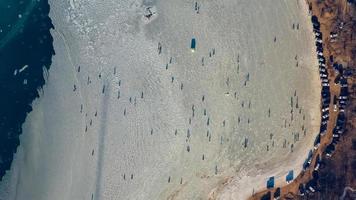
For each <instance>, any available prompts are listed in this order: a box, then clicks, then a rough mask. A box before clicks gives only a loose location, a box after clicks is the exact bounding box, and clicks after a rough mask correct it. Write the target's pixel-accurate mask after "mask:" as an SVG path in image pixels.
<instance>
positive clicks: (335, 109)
mask: <svg viewBox="0 0 356 200" xmlns="http://www.w3.org/2000/svg"><path fill="white" fill-rule="evenodd" d="M334 111H335V112H336V111H337V105H336V104H334Z"/></svg>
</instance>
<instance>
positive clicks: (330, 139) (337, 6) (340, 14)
mask: <svg viewBox="0 0 356 200" xmlns="http://www.w3.org/2000/svg"><path fill="white" fill-rule="evenodd" d="M306 2H307V4H308V5H310V6H311V7H310V8H312V11H311V12H312V13H313V15H316V16H317V17H318V19H319V20H320V24H321V26H320V29H321V33H322V35H323V38H322V39H323V47H324V51H323V53H324V56H325V58H326V60H327V61H326V65H327V69H328V72H329V75H330V76H329V82H330V91H331V97H333V96H334V95H336V96H337V97H339V95H340V86H338V84H334V81H335V78H336V75H337V74H338V72H336V71H335V70H334V69H333V67H332V64H333V63H337V62H338V63H342V64H343V65H344V66H345V65H346V67H347V68H350V67H351V70H352V65H354V64H355V60H353V59H354V58H353V59H352V54H351V53H350V52H351V50H350V49H352V46H353V47H355V46H356V45H355V43H352V42H353V41H352V39H351V41H349V42H348V43H347V48H345V46H346V41H348V40H349V35H348V34H342V32H347V31H350V28H344V29H345V31H344V30H337V29H338V27H339V26H338V25H337V24H336V21H337V19H339V20H340V18H341V21H342V18H345V16H347V18H352V14H351V13H352V12H353V13H355V8H352V6H353V5H351V4H347V3H346V2H341V1H337V2H335V3H332V2H324V3H320V4H317V3H316V2H315V1H314V0H307V1H306ZM330 4H331V5H330ZM327 5H329V7H328V6H327ZM325 7H326V8H325ZM324 9H325V10H324ZM352 9H353V11H352ZM340 10H341V11H340ZM324 11H325V12H324ZM335 13H336V14H335ZM350 15H351V16H350ZM348 22H350V21H348ZM350 23H351V22H350ZM349 25H350V24H349V23H347V24H346V25H345V26H349ZM339 29H340V28H339ZM335 30H336V32H337V33H338V35H339V36H336V37H337V39H336V42H334V43H333V39H332V38H331V36H329V35H330V33H331V32H332V31H335ZM340 32H341V33H340ZM351 32H352V28H351ZM340 35H341V36H340ZM351 35H352V34H351ZM351 38H352V36H351ZM338 41H345V43H344V49H342V47H341V48H340V46H341V45H340V44H338V43H340V42H338ZM331 55H332V56H333V60H334V61H331V60H329V58H330V56H331ZM348 79H349V78H348ZM351 79H352V77H351ZM350 81H351V80H349V81H348V82H349V83H350ZM351 85H352V82H351ZM349 90H351V91H352V89H350V84H349ZM351 93H352V92H351ZM338 101H339V100H338ZM332 104H333V102H332V101H331V103H330V110H333V105H332ZM351 106H352V105H348V106H347V108H343V109H345V111H344V112H343V111H339V109H341V108H338V111H337V112H334V111H330V112H331V113H330V119H329V122H328V127H327V130H326V134H325V136H322V137H321V143H320V146H319V148H318V149H317V150H316V152H315V153H314V155H313V159H312V162H311V163H312V164H311V165H310V166H311V167H309V168H308V169H307V170H306V171H305V172H303V173H301V174H299V175H298V177H297V178H296V179H295V180H294V181H293V182H292V183H290V184H287V185H284V186H283V187H281V195H280V196H281V197H283V198H286V197H289V198H293V199H294V198H295V199H297V198H300V196H298V195H301V191H300V189H299V188H300V186H301V185H302V186H303V185H307V186H303V187H306V189H305V190H306V192H307V195H309V197H313V193H314V192H315V191H314V192H313V191H309V190H310V189H309V188H308V187H309V186H312V187H314V189H315V190H317V191H318V188H319V186H318V185H316V184H317V183H318V179H316V180H315V179H314V178H313V177H314V175H313V174H314V173H315V171H317V172H318V171H319V173H317V174H320V173H321V174H322V175H323V173H324V175H325V173H328V172H326V169H327V170H336V169H338V170H341V168H343V167H342V166H343V165H342V164H341V163H342V162H343V159H344V157H343V155H342V154H341V152H340V151H343V152H344V153H343V154H350V155H349V156H352V151H350V150H349V149H351V146H352V145H351V142H346V140H344V139H342V140H341V141H340V142H339V143H340V144H337V143H338V141H339V139H337V138H336V139H335V138H334V136H333V129H334V127H336V125H335V124H336V121H337V118H338V115H339V114H340V113H341V114H342V113H346V115H348V116H352V115H351V113H350V112H349V109H350V107H351ZM348 120H349V119H348ZM351 123H353V122H351ZM353 126H354V125H353ZM350 129H354V127H353V128H352V125H351V127H350ZM347 132H349V133H351V132H352V131H350V130H349V131H347ZM343 134H347V133H343ZM343 137H344V136H341V138H343ZM346 137H348V138H350V137H351V138H352V136H350V135H349V134H347V136H346ZM351 138H350V139H351ZM350 139H349V141H350ZM329 144H333V145H335V146H336V152H335V153H334V152H333V151H330V149H329V148H330V147H329V146H330V145H329ZM340 145H341V146H340ZM338 146H340V147H338ZM344 146H345V147H344ZM347 146H348V148H347ZM338 148H340V149H343V150H340V149H339V150H338ZM345 151H346V152H348V153H345ZM330 152H331V153H330ZM350 152H351V153H350ZM328 154H336V155H334V156H332V157H331V158H329V157H330V156H328ZM340 154H341V155H340ZM316 155H320V159H321V161H317V160H316V159H317V158H316V157H317V156H316ZM318 157H319V156H318ZM334 157H335V158H334ZM333 160H336V161H333ZM331 161H333V162H336V163H339V164H336V163H335V164H334V166H335V165H336V166H337V165H342V166H339V168H337V167H335V169H334V167H332V165H331V166H329V167H328V165H329V164H328V163H330V162H331ZM315 166H320V169H319V170H318V168H319V167H318V168H315ZM324 168H326V169H324ZM351 168H352V167H351ZM341 171H342V170H341ZM337 174H340V173H337ZM341 176H342V175H341ZM348 176H351V177H352V175H348ZM351 177H350V178H351ZM350 178H346V179H350ZM351 180H352V178H351ZM354 183H355V182H354ZM308 185H309V186H308ZM314 185H315V186H314ZM275 189H276V188H273V189H271V190H263V191H260V192H259V193H258V194H256V195H255V196H254V197H250V199H251V200H257V199H258V200H259V199H260V198H262V196H264V195H266V194H267V192H271V193H270V194H273V192H275ZM335 191H337V190H335ZM317 193H318V195H319V197H320V195H323V193H320V192H317ZM303 195H304V193H303ZM272 196H273V195H272ZM314 197H315V198H316V197H317V196H314ZM322 197H323V196H321V198H322ZM324 197H325V196H324ZM334 198H339V196H334ZM312 199H313V198H312Z"/></svg>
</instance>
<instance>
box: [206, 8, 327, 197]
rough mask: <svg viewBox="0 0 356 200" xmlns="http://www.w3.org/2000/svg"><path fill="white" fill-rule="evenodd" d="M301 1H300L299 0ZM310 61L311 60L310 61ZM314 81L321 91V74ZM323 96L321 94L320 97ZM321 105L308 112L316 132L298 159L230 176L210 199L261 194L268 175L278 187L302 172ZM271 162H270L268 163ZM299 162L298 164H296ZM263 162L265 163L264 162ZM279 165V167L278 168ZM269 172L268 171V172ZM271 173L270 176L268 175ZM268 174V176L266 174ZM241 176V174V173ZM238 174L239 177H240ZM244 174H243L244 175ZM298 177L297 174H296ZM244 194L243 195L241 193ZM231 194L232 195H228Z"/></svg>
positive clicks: (310, 30)
mask: <svg viewBox="0 0 356 200" xmlns="http://www.w3.org/2000/svg"><path fill="white" fill-rule="evenodd" d="M298 2H300V1H298ZM302 2H303V3H302V5H300V3H299V4H298V5H300V6H301V8H300V9H301V10H302V12H301V13H302V15H304V16H306V18H307V19H306V20H307V24H309V25H310V26H309V28H308V29H309V33H310V35H312V41H311V42H310V43H309V44H310V47H309V48H311V49H313V51H312V52H313V54H314V58H313V61H312V62H313V63H314V64H312V65H313V66H315V68H317V66H318V63H317V54H316V52H315V49H316V48H315V45H314V40H313V39H314V33H313V31H312V24H311V22H310V17H311V16H310V14H309V12H308V11H309V9H308V5H307V4H306V3H305V2H304V1H302ZM309 63H310V62H309ZM310 81H311V82H312V83H311V85H312V86H313V87H317V88H319V90H320V91H321V86H320V79H319V74H318V73H316V74H315V76H313V80H310ZM320 98H321V95H319V97H318V99H320ZM318 102H320V101H319V100H318ZM319 107H321V105H320V103H319V104H318V106H317V107H316V108H315V110H310V112H308V113H309V114H310V115H311V117H310V118H311V119H314V120H313V121H312V124H313V125H312V126H313V127H314V131H312V132H313V133H314V134H310V135H309V136H307V137H309V138H310V139H306V138H304V140H305V141H304V144H303V145H302V146H301V144H299V148H298V151H299V152H298V153H297V152H295V153H296V155H303V156H298V157H297V161H296V160H295V158H286V162H287V163H288V164H287V166H288V167H287V166H286V167H283V168H284V169H280V167H281V163H275V162H272V163H274V164H273V165H272V166H271V165H270V164H271V162H269V161H267V162H266V163H265V165H267V166H268V169H265V168H263V169H262V170H261V171H262V172H261V173H258V176H256V177H252V179H251V175H247V176H244V177H242V178H237V179H238V180H234V179H233V178H229V179H227V180H225V181H223V182H222V183H221V185H220V187H218V188H215V189H214V190H212V191H211V192H210V194H209V198H208V199H209V200H215V199H230V198H233V199H234V198H236V197H237V198H238V199H248V198H250V197H251V194H259V193H260V192H259V191H263V189H262V188H265V187H266V181H267V178H266V177H270V176H274V177H275V188H277V187H282V186H284V185H287V183H286V181H285V177H286V175H287V174H288V171H290V170H293V171H294V174H295V175H296V174H297V175H298V176H299V174H300V173H302V172H303V171H302V165H303V163H304V162H305V159H306V157H307V155H308V152H309V150H311V149H313V147H314V145H313V143H314V140H315V137H316V135H317V134H318V133H319V128H320V121H319V120H320V118H321V109H320V108H319ZM267 163H269V164H267ZM295 163H298V164H295ZM262 164H263V163H262ZM283 165H285V162H283ZM278 167H279V168H278ZM266 172H267V173H266ZM267 174H269V176H268V175H267ZM266 175H267V176H266ZM239 176H241V175H240V174H239ZM239 176H238V177H239ZM242 176H243V175H242ZM295 178H296V176H295ZM256 183H259V184H258V185H257V186H256V185H255V184H256ZM249 184H250V186H252V185H254V187H249V188H250V189H251V188H252V189H251V191H249V192H247V191H246V188H245V187H246V185H249ZM241 185H243V186H241ZM229 187H230V188H234V187H235V188H238V187H241V188H243V189H242V190H239V191H235V193H234V194H228V193H230V192H231V191H225V193H226V194H224V192H222V190H224V188H229ZM221 193H223V194H221ZM241 194H242V195H241ZM220 195H225V196H220ZM228 196H230V197H228Z"/></svg>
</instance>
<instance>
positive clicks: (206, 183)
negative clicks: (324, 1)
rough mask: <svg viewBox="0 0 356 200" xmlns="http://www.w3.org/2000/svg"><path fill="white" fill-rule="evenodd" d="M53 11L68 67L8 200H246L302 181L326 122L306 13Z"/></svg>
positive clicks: (56, 62) (36, 125) (34, 129)
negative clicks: (293, 176) (290, 180)
mask: <svg viewBox="0 0 356 200" xmlns="http://www.w3.org/2000/svg"><path fill="white" fill-rule="evenodd" d="M50 5H51V17H52V20H53V23H54V25H55V27H56V29H55V30H53V31H52V33H53V37H54V46H55V51H56V55H55V56H54V58H53V64H52V66H51V69H50V71H49V76H48V81H47V84H46V85H45V87H44V89H43V94H42V95H41V98H39V99H38V100H36V101H35V102H34V104H33V108H34V110H33V111H32V112H31V113H30V114H29V116H28V118H27V120H26V122H25V124H24V126H23V128H24V134H23V135H22V136H21V146H20V147H19V149H18V152H17V154H16V155H15V159H14V162H13V164H12V167H11V170H10V171H9V172H8V173H7V175H6V176H5V178H4V181H3V182H2V183H1V184H0V199H33V200H42V199H51V200H56V199H60V200H63V199H95V200H96V199H145V200H146V199H150V200H151V199H152V200H156V199H194V200H195V199H207V198H208V197H212V198H217V199H244V198H246V197H247V196H248V195H250V194H252V191H253V190H255V191H257V190H259V189H262V188H263V187H264V186H265V181H266V180H267V179H268V177H270V176H276V178H277V183H278V184H280V183H282V180H284V176H285V175H286V174H287V173H288V171H289V170H292V169H294V170H295V172H296V173H298V172H299V171H300V170H301V166H302V163H303V161H304V158H305V156H306V155H307V153H308V151H309V149H310V148H312V145H313V141H314V137H315V136H316V134H317V131H318V125H319V124H318V123H319V119H320V113H319V103H320V92H319V91H320V87H319V83H318V82H319V80H318V73H317V63H316V59H315V58H316V56H315V53H314V49H313V48H314V47H313V46H314V45H313V36H312V31H311V24H310V23H309V21H310V20H309V18H308V15H307V9H306V7H305V5H304V1H301V0H300V1H277V0H264V1H260V0H221V1H198V2H197V8H198V9H197V10H196V9H195V1H187V0H184V1H178V0H143V1H139V0H137V1H135V0H120V1H119V0H116V1H114V0H96V1H84V0H83V1H81V0H70V1H56V0H50ZM148 9H150V11H151V13H152V16H150V17H147V16H148V14H150V11H148ZM293 24H295V26H297V24H298V26H299V28H298V30H297V29H296V28H294V29H293V28H292V27H293ZM192 38H196V42H197V44H196V51H195V52H194V53H192V52H191V50H190V42H191V39H192ZM292 151H293V152H292Z"/></svg>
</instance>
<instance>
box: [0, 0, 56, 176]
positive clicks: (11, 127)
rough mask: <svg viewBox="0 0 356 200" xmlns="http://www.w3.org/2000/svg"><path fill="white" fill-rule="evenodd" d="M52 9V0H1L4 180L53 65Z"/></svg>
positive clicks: (0, 159)
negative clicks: (29, 114) (35, 100)
mask: <svg viewBox="0 0 356 200" xmlns="http://www.w3.org/2000/svg"><path fill="white" fill-rule="evenodd" d="M48 13H49V5H48V0H1V1H0V94H1V95H0V180H1V179H2V177H3V176H4V174H5V171H6V170H8V169H9V168H10V165H11V162H12V160H13V155H14V153H15V152H16V149H17V147H18V145H19V135H20V134H21V132H22V128H21V126H22V124H23V123H24V121H25V118H26V116H27V114H28V113H29V112H30V111H31V110H32V108H31V103H32V101H33V100H34V99H35V98H37V97H38V89H40V88H41V87H42V86H43V85H44V84H45V79H44V77H43V69H44V68H46V69H49V67H50V65H51V59H52V55H54V50H53V45H52V42H53V39H52V36H51V35H50V32H49V30H50V29H51V28H53V25H52V22H51V20H50V18H49V17H48ZM25 65H28V67H27V68H26V69H24V70H23V71H22V72H21V73H19V71H18V72H17V74H16V75H14V71H15V70H16V69H17V70H19V69H21V68H22V67H23V66H25ZM26 80H27V83H26Z"/></svg>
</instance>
